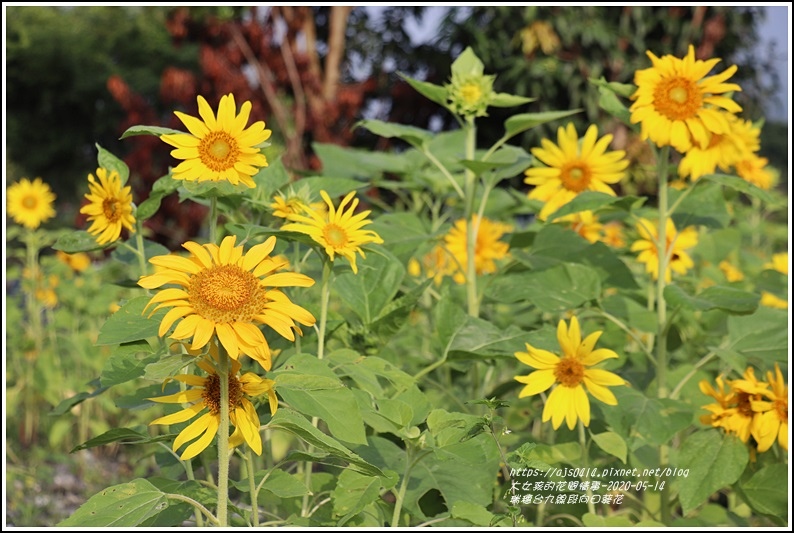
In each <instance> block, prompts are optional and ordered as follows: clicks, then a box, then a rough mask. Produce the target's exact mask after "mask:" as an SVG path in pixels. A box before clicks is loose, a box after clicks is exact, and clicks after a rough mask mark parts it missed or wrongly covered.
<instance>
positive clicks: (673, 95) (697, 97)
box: [653, 77, 703, 120]
mask: <svg viewBox="0 0 794 533" xmlns="http://www.w3.org/2000/svg"><path fill="white" fill-rule="evenodd" d="M702 104H703V97H702V95H701V93H700V90H699V89H698V86H697V84H696V83H695V82H694V81H692V80H690V79H688V78H682V77H672V78H666V79H663V80H662V81H661V82H659V84H658V85H657V86H656V90H654V91H653V106H654V108H656V111H658V112H659V113H660V114H661V115H664V116H665V117H666V118H668V119H669V120H686V119H689V118H694V117H695V116H696V115H697V112H698V111H699V110H700V108H701V105H702Z"/></svg>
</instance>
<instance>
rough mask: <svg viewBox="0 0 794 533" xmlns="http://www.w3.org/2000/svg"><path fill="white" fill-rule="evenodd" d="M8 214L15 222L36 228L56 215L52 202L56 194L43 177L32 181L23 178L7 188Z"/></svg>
mask: <svg viewBox="0 0 794 533" xmlns="http://www.w3.org/2000/svg"><path fill="white" fill-rule="evenodd" d="M6 194H7V195H8V196H7V197H8V203H7V209H8V214H9V215H10V216H11V218H13V219H14V222H16V223H17V224H20V225H22V226H25V227H26V228H28V229H36V228H38V227H39V226H41V225H42V224H43V223H44V222H46V221H47V220H49V219H51V218H52V217H54V216H55V209H53V207H52V204H53V202H55V195H54V194H53V193H52V190H51V189H50V186H49V185H47V184H46V183H44V182H43V181H42V180H41V178H36V179H34V180H33V181H30V180H29V179H27V178H22V179H21V180H19V181H18V182H16V183H14V184H13V185H10V186H9V187H8V189H6Z"/></svg>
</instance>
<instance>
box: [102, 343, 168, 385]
mask: <svg viewBox="0 0 794 533" xmlns="http://www.w3.org/2000/svg"><path fill="white" fill-rule="evenodd" d="M140 354H143V355H144V357H139V355H140ZM158 358H159V355H158V354H155V353H154V352H153V351H152V347H151V346H150V345H149V343H148V342H146V341H144V340H138V341H134V342H131V343H128V344H122V345H121V346H119V347H118V348H116V350H114V352H113V353H112V354H111V356H110V358H109V359H108V360H107V361H105V367H104V368H103V369H102V374H101V375H100V376H99V379H100V383H101V384H102V386H103V387H112V386H113V385H118V384H119V383H125V382H127V381H130V380H133V379H135V378H138V377H141V376H142V375H143V373H144V369H145V368H146V365H148V364H149V363H153V362H154V361H157V359H158Z"/></svg>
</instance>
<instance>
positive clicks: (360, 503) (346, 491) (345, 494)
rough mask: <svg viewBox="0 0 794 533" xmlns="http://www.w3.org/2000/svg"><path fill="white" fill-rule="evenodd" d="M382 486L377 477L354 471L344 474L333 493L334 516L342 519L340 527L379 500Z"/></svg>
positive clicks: (346, 471) (341, 475)
mask: <svg viewBox="0 0 794 533" xmlns="http://www.w3.org/2000/svg"><path fill="white" fill-rule="evenodd" d="M382 486H383V482H382V480H381V478H379V477H377V476H365V475H364V474H359V473H358V472H354V471H352V470H345V471H344V472H342V473H341V474H340V475H339V480H338V481H337V484H336V487H335V488H334V490H333V492H331V500H332V501H333V506H334V515H336V516H340V517H342V519H341V520H340V523H339V525H340V526H341V525H343V524H344V523H345V522H346V521H347V519H349V518H352V517H353V516H354V515H356V514H358V513H360V512H361V510H362V509H364V507H366V506H367V505H369V504H370V503H372V502H374V501H375V500H377V499H378V498H379V497H380V490H381V487H382Z"/></svg>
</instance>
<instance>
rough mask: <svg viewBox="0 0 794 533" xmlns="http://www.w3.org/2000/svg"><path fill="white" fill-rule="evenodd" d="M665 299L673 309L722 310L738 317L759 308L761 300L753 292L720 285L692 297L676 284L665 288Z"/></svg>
mask: <svg viewBox="0 0 794 533" xmlns="http://www.w3.org/2000/svg"><path fill="white" fill-rule="evenodd" d="M664 297H665V300H667V302H668V303H669V304H670V305H671V306H672V307H678V306H683V307H686V308H688V309H695V310H700V311H710V310H712V309H722V310H723V311H727V312H729V313H732V314H736V315H746V314H749V313H752V312H753V311H755V310H756V309H757V308H758V302H759V300H760V299H761V297H760V296H759V295H757V294H755V293H753V292H746V291H742V290H739V289H734V288H733V287H723V286H719V285H715V286H711V287H708V288H706V289H704V290H703V292H701V293H700V294H697V295H695V296H690V295H689V294H687V293H686V291H684V289H682V288H681V287H680V286H678V285H675V284H672V285H667V286H666V287H665V289H664Z"/></svg>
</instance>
